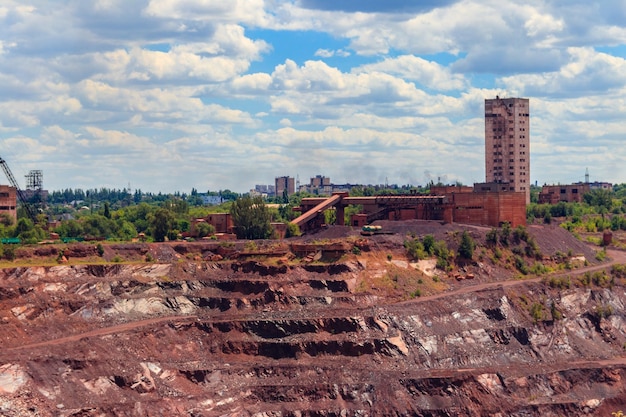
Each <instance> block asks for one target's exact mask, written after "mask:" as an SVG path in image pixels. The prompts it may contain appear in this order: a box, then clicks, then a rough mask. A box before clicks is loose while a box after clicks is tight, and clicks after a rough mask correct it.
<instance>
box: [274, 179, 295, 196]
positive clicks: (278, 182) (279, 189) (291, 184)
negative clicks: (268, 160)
mask: <svg viewBox="0 0 626 417" xmlns="http://www.w3.org/2000/svg"><path fill="white" fill-rule="evenodd" d="M274 189H275V191H276V196H277V197H281V196H282V195H283V191H284V190H287V195H291V194H293V193H295V192H296V181H295V179H294V178H292V177H276V178H275V179H274Z"/></svg>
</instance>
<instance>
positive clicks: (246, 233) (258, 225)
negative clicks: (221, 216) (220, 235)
mask: <svg viewBox="0 0 626 417" xmlns="http://www.w3.org/2000/svg"><path fill="white" fill-rule="evenodd" d="M230 214H231V216H232V219H233V224H234V225H235V233H236V234H237V237H238V238H239V239H267V238H269V237H270V235H271V233H272V228H271V225H270V221H271V216H270V212H269V210H268V208H267V206H266V205H265V202H264V201H263V198H262V197H260V196H257V197H254V198H252V197H250V196H244V197H240V198H238V199H237V200H235V201H234V202H233V205H232V206H231V208H230Z"/></svg>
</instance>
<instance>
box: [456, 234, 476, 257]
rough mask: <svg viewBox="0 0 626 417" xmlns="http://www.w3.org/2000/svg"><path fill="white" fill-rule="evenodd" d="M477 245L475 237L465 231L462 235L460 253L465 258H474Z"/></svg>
mask: <svg viewBox="0 0 626 417" xmlns="http://www.w3.org/2000/svg"><path fill="white" fill-rule="evenodd" d="M475 247H476V244H475V243H474V239H472V237H471V236H470V234H469V233H468V232H467V231H464V232H463V235H462V236H461V244H460V245H459V255H460V256H461V257H462V258H464V259H472V257H473V256H474V248H475Z"/></svg>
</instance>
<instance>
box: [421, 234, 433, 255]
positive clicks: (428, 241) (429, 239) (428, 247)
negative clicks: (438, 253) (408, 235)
mask: <svg viewBox="0 0 626 417" xmlns="http://www.w3.org/2000/svg"><path fill="white" fill-rule="evenodd" d="M422 244H423V245H424V251H426V253H428V254H429V255H432V254H433V253H434V251H435V236H433V235H426V236H424V239H423V240H422Z"/></svg>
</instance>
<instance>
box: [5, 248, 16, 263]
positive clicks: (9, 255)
mask: <svg viewBox="0 0 626 417" xmlns="http://www.w3.org/2000/svg"><path fill="white" fill-rule="evenodd" d="M4 259H7V260H9V261H14V260H15V248H14V247H13V246H9V245H7V246H5V247H4Z"/></svg>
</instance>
